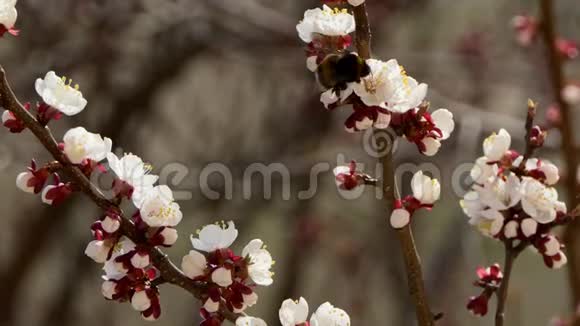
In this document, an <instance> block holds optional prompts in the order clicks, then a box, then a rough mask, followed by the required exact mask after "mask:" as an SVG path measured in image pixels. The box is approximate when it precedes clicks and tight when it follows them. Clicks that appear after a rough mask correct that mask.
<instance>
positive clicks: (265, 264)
mask: <svg viewBox="0 0 580 326" xmlns="http://www.w3.org/2000/svg"><path fill="white" fill-rule="evenodd" d="M242 257H248V258H249V260H250V263H249V265H248V273H249V274H250V278H251V279H252V281H254V283H256V284H258V285H263V286H268V285H271V284H272V282H273V279H272V274H273V273H272V272H271V271H270V268H272V265H273V264H274V261H273V260H272V256H271V255H270V252H268V250H266V248H265V246H264V242H262V240H260V239H254V240H252V241H250V243H248V244H247V245H246V247H244V250H243V251H242Z"/></svg>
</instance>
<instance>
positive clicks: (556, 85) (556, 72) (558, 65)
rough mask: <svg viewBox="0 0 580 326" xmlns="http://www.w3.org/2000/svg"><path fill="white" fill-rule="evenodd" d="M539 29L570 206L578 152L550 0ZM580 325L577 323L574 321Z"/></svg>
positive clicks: (574, 226)
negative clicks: (557, 117)
mask: <svg viewBox="0 0 580 326" xmlns="http://www.w3.org/2000/svg"><path fill="white" fill-rule="evenodd" d="M540 8H541V24H542V25H541V27H542V28H541V33H542V39H543V41H544V47H545V51H546V60H547V62H548V67H549V73H550V81H551V84H552V91H553V92H554V96H555V99H556V103H557V104H558V106H559V108H560V112H561V115H562V121H561V123H560V124H559V125H558V128H559V129H560V133H561V134H562V150H563V155H564V161H565V169H566V171H567V173H566V175H567V177H566V180H565V187H566V192H567V195H568V205H569V206H570V207H574V206H576V205H578V204H579V203H580V202H579V201H578V198H577V197H576V193H577V181H576V169H577V167H578V156H576V151H575V148H576V147H575V145H574V133H573V123H574V117H573V114H572V110H571V109H570V106H569V105H568V103H567V102H566V101H565V100H564V98H563V97H562V89H563V88H564V86H565V77H564V71H563V63H562V58H561V56H560V54H559V53H558V50H557V49H556V47H555V43H556V16H555V14H554V6H553V1H552V0H541V1H540ZM579 235H580V221H579V220H575V221H573V222H572V223H571V224H570V225H569V226H568V227H566V230H565V232H564V242H565V244H566V247H567V248H568V256H569V261H568V277H569V281H570V285H571V288H572V299H573V300H574V301H573V307H574V310H576V308H575V307H576V305H577V304H578V303H580V241H579V239H580V237H579ZM578 325H580V323H578Z"/></svg>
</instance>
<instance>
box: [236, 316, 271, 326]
mask: <svg viewBox="0 0 580 326" xmlns="http://www.w3.org/2000/svg"><path fill="white" fill-rule="evenodd" d="M236 326H268V325H267V324H266V322H265V321H264V320H262V319H260V318H256V317H250V316H244V317H239V318H238V319H236Z"/></svg>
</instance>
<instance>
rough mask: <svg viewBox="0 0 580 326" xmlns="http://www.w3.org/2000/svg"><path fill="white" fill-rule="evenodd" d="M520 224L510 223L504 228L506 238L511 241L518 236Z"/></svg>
mask: <svg viewBox="0 0 580 326" xmlns="http://www.w3.org/2000/svg"><path fill="white" fill-rule="evenodd" d="M518 228H519V225H518V222H516V221H509V222H508V223H507V224H506V225H505V228H504V235H505V237H506V238H508V239H511V238H515V237H517V236H518Z"/></svg>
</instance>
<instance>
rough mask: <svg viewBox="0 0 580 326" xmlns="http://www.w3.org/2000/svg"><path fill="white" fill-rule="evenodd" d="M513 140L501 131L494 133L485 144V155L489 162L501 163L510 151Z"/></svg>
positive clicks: (505, 132) (504, 131)
mask: <svg viewBox="0 0 580 326" xmlns="http://www.w3.org/2000/svg"><path fill="white" fill-rule="evenodd" d="M511 142H512V138H511V136H510V134H509V133H508V132H507V131H506V130H505V129H501V130H500V131H499V133H497V134H496V133H495V132H494V133H493V134H492V135H491V136H489V137H487V138H486V139H485V141H484V142H483V153H484V155H485V156H486V157H487V159H488V160H489V161H492V162H494V161H499V160H500V159H501V158H502V157H503V156H504V154H505V152H507V151H508V150H509V149H510V145H511Z"/></svg>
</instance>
